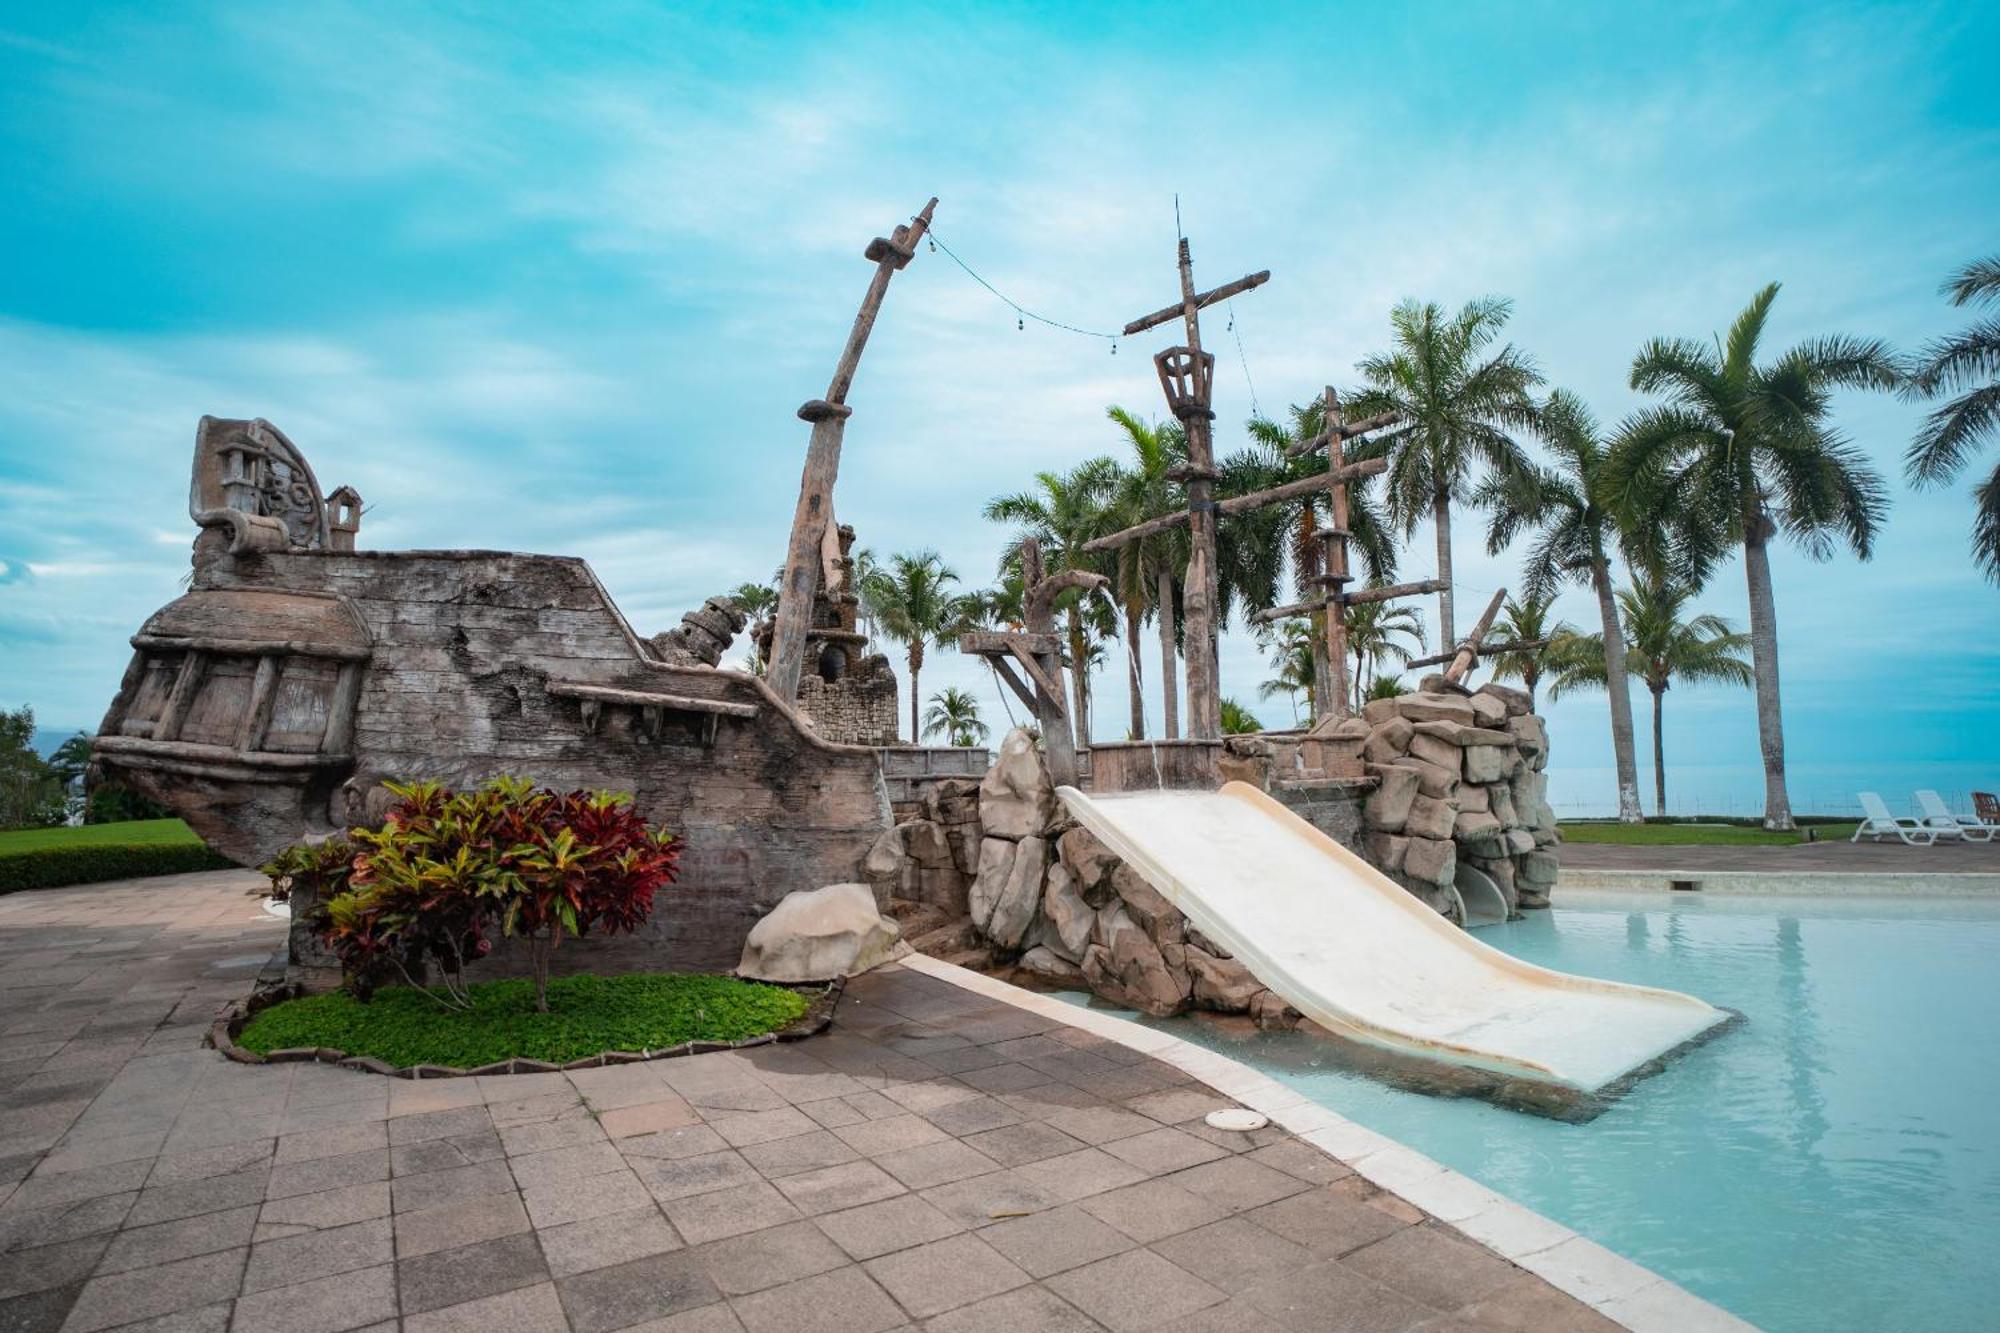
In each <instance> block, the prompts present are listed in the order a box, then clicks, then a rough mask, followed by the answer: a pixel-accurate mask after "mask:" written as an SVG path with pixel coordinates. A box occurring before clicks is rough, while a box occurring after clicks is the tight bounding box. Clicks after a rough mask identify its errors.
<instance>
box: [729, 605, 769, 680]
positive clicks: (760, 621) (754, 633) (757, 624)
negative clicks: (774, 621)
mask: <svg viewBox="0 0 2000 1333" xmlns="http://www.w3.org/2000/svg"><path fill="white" fill-rule="evenodd" d="M729 596H730V599H731V600H732V601H734V602H735V603H736V605H738V606H739V607H741V608H743V614H744V615H746V616H748V617H750V651H749V653H748V654H746V655H745V657H744V659H743V664H744V665H745V666H747V667H749V668H750V672H751V674H752V675H757V676H761V675H763V674H764V654H763V650H762V649H761V648H759V647H758V645H759V644H761V643H763V642H764V629H765V627H766V626H767V625H769V624H770V623H771V617H772V616H773V615H774V614H776V612H777V610H778V585H777V584H775V583H739V584H737V585H736V587H735V588H734V590H732V591H731V592H730V594H729Z"/></svg>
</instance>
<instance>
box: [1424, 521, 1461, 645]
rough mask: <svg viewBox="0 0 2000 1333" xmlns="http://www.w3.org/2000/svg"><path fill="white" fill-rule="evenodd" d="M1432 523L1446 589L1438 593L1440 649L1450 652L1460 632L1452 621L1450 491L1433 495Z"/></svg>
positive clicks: (1440, 572)
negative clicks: (1434, 528)
mask: <svg viewBox="0 0 2000 1333" xmlns="http://www.w3.org/2000/svg"><path fill="white" fill-rule="evenodd" d="M1431 523H1432V525H1433V526H1435V527H1436V528H1437V548H1438V577H1439V578H1441V579H1443V580H1444V591H1443V592H1441V593H1439V594H1438V651H1439V652H1445V653H1448V652H1450V651H1451V650H1452V649H1453V648H1454V647H1456V646H1457V645H1458V634H1457V632H1456V630H1455V628H1454V626H1453V622H1452V601H1451V493H1450V492H1449V491H1439V492H1438V493H1437V494H1435V495H1433V496H1432V497H1431Z"/></svg>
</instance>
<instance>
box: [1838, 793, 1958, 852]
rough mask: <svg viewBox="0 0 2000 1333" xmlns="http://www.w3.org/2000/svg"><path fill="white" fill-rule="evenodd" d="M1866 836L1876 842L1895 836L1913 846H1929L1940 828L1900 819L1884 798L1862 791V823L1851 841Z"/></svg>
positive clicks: (1936, 836) (1857, 840)
mask: <svg viewBox="0 0 2000 1333" xmlns="http://www.w3.org/2000/svg"><path fill="white" fill-rule="evenodd" d="M1864 836H1866V837H1868V838H1871V839H1873V840H1874V841H1876V842H1880V841H1882V839H1884V838H1895V839H1897V840H1898V841H1900V842H1904V843H1907V844H1909V845H1910V846H1912V847H1929V846H1930V845H1931V844H1933V843H1935V842H1936V841H1937V838H1938V830H1936V829H1934V828H1929V827H1927V826H1925V825H1924V824H1921V823H1919V822H1918V821H1916V820H1914V819H1899V818H1897V817H1896V816H1895V815H1892V814H1890V813H1889V807H1888V806H1886V805H1884V804H1882V798H1881V797H1880V796H1879V795H1877V794H1876V793H1874V792H1872V791H1864V792H1862V793H1861V823H1860V824H1859V825H1857V826H1856V827H1855V830H1854V836H1853V837H1851V838H1849V839H1848V841H1849V842H1860V841H1861V839H1862V838H1863V837H1864Z"/></svg>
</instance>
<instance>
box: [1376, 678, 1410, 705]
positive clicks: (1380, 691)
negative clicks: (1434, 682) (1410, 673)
mask: <svg viewBox="0 0 2000 1333" xmlns="http://www.w3.org/2000/svg"><path fill="white" fill-rule="evenodd" d="M1409 692H1410V687H1409V686H1407V685H1405V684H1403V681H1402V678H1401V677H1400V676H1377V677H1375V679H1373V680H1371V681H1369V682H1368V695H1367V697H1368V698H1369V699H1370V700H1374V699H1400V698H1402V697H1403V696H1404V695H1406V694H1408V693H1409Z"/></svg>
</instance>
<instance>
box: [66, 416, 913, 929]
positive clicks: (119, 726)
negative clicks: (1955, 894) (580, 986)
mask: <svg viewBox="0 0 2000 1333" xmlns="http://www.w3.org/2000/svg"><path fill="white" fill-rule="evenodd" d="M246 424H248V423H214V422H209V421H205V422H204V442H205V444H212V441H210V440H209V439H208V437H209V436H210V435H212V434H214V433H215V432H214V431H213V430H212V429H211V427H229V426H238V427H240V426H244V425H246ZM255 424H258V425H261V424H262V423H255ZM278 438H282V437H278ZM300 466H301V467H302V466H303V463H302V460H300ZM200 485H201V475H200V465H199V464H198V466H197V490H198V491H199V489H200ZM314 490H315V493H316V487H315V488H314ZM201 503H202V501H201V500H200V498H199V497H198V498H197V522H198V523H199V524H200V525H201V527H202V529H203V536H202V538H201V539H199V540H198V541H197V543H196V557H195V572H194V576H193V579H192V583H191V587H190V590H189V591H188V592H187V594H186V595H184V596H182V597H181V598H179V599H177V600H176V601H174V602H173V603H171V604H170V605H168V606H166V607H164V608H162V609H161V610H160V611H159V612H157V613H155V614H154V615H153V616H152V617H151V618H150V619H149V620H148V621H147V622H146V624H145V626H144V627H143V628H142V629H141V631H140V632H139V633H138V634H136V635H134V636H133V639H132V645H133V658H132V663H131V666H130V667H129V668H128V669H127V671H126V674H125V679H124V683H123V685H122V687H121V689H120V690H119V693H118V696H117V698H116V699H115V700H114V701H113V702H112V705H111V707H110V710H109V711H108V712H107V714H106V716H105V718H104V722H103V724H102V726H101V727H100V729H99V732H100V734H99V736H98V738H97V740H96V742H95V754H96V762H97V764H98V765H99V766H100V768H101V770H102V771H103V772H104V774H105V775H106V776H108V777H113V778H116V779H117V780H119V781H122V782H125V783H127V784H128V785H130V786H132V787H133V788H135V789H137V790H138V791H140V792H142V793H144V794H146V795H147V796H149V797H151V798H152V799H154V800H156V801H158V802H160V803H161V804H162V805H165V806H166V807H167V808H169V809H170V810H172V811H173V812H174V813H175V814H177V815H179V816H181V817H182V818H183V819H185V820H187V822H188V823H189V824H190V825H191V826H192V827H193V828H194V829H195V831H196V832H197V833H199V834H200V835H201V836H202V837H203V838H204V839H205V840H206V841H207V842H208V843H209V844H210V845H211V846H213V847H215V848H217V849H218V850H219V851H221V852H222V853H224V854H225V855H227V856H229V857H231V858H233V859H235V860H237V861H240V862H242V863H243V864H245V865H256V864H258V863H259V862H261V861H262V860H264V859H266V858H268V857H270V856H271V855H273V854H275V853H276V852H278V851H279V850H281V849H282V848H284V847H286V846H289V845H291V844H293V843H295V842H298V841H300V840H301V839H307V838H318V837H323V836H326V835H329V834H331V833H333V832H335V831H337V830H340V829H343V828H346V827H349V826H351V825H355V824H371V823H375V822H378V821H379V820H380V818H381V816H382V814H383V813H384V811H385V810H386V808H387V806H388V804H389V803H390V801H391V800H392V799H393V798H392V797H391V796H390V794H389V793H388V792H387V791H386V790H385V789H384V788H383V787H382V785H381V784H382V783H383V781H384V780H416V779H431V780H436V781H441V782H444V783H447V784H451V785H456V786H462V785H470V784H475V783H478V782H481V781H483V780H485V779H487V778H491V777H496V776H500V775H509V776H519V777H525V778H528V779H530V780H532V781H534V782H536V783H538V784H541V785H544V786H550V787H554V788H557V789H559V790H568V789H572V788H604V789H610V790H614V791H623V792H629V793H631V794H632V795H633V797H634V798H635V801H636V803H637V805H638V807H639V809H640V810H641V811H642V812H643V813H644V814H645V815H646V817H647V818H648V819H650V820H651V821H653V822H654V823H655V824H656V825H657V826H659V827H661V828H665V829H667V830H669V831H671V832H673V833H675V834H676V835H678V836H679V837H681V838H682V839H683V840H684V842H685V851H684V854H683V856H682V859H681V875H680V882H679V883H678V884H677V885H675V886H674V888H673V889H672V890H671V891H670V892H668V893H667V894H665V895H663V897H662V899H661V901H660V904H659V907H658V908H657V909H656V911H655V912H654V915H653V921H652V923H651V924H650V925H649V926H647V927H646V928H645V929H644V930H643V931H642V932H641V933H640V934H639V935H637V936H635V937H631V938H621V939H618V940H611V941H604V942H591V943H590V945H589V950H590V952H591V953H592V955H593V956H594V959H595V960H596V965H603V955H604V954H605V953H610V954H613V955H625V954H630V955H632V956H633V957H634V958H643V959H644V964H645V965H646V966H672V967H682V966H695V967H729V966H733V965H734V964H735V963H736V961H737V957H738V954H739V952H740V949H741V947H742V942H743V938H744V936H745V935H746V934H747V933H748V931H749V929H750V927H751V925H752V924H754V923H755V922H756V920H757V918H758V917H760V916H761V915H763V913H765V912H766V911H768V910H769V909H770V908H771V907H772V906H774V905H775V904H776V903H777V902H778V900H779V899H781V898H782V897H784V895H785V894H787V893H790V892H792V891H794V890H797V889H814V888H818V887H820V886H822V885H825V884H831V883H838V882H842V881H850V880H857V879H860V878H861V877H862V873H861V872H862V862H863V861H864V859H865V858H866V857H867V854H868V852H869V850H870V848H871V847H872V846H873V845H874V843H875V842H876V840H877V839H878V838H880V837H881V836H882V834H883V832H884V831H885V830H887V829H888V828H889V827H890V825H891V815H890V807H889V801H888V795H887V789H886V787H885V785H884V781H883V776H882V767H881V760H880V758H879V756H878V754H877V753H876V751H875V750H873V749H871V748H867V747H864V746H857V745H838V744H833V743H830V742H829V741H827V740H825V739H823V738H822V737H821V736H819V735H817V734H816V733H815V732H814V731H813V730H812V729H811V727H810V726H809V725H807V724H806V723H805V722H804V721H803V720H802V719H801V718H800V716H799V715H798V714H797V713H796V712H795V711H794V709H793V708H792V707H791V706H790V705H789V704H788V703H787V702H785V701H783V700H780V699H779V698H778V697H777V695H775V694H774V693H773V692H772V691H771V690H770V688H769V687H767V686H766V685H765V683H764V682H763V681H762V680H760V679H759V678H757V677H755V676H751V675H748V674H745V673H742V672H737V671H731V670H726V669H723V668H721V667H717V666H712V665H706V664H704V663H702V662H700V661H697V660H695V659H694V658H693V657H692V656H690V655H689V654H688V653H686V652H684V651H681V650H680V648H679V645H680V644H681V643H683V642H685V640H684V639H682V640H675V639H673V636H671V635H663V636H660V640H643V639H641V638H639V637H638V636H637V635H636V634H635V633H634V632H633V631H632V628H631V627H630V625H628V624H627V623H626V621H625V618H624V617H623V615H621V614H620V613H619V611H618V609H617V607H616V606H615V605H613V603H612V601H611V599H610V597H609V596H608V595H607V594H606V592H605V591H604V588H603V587H602V585H601V584H599V583H598V581H597V578H596V576H595V575H594V574H592V572H591V570H590V568H589V566H588V565H586V564H585V563H584V562H583V561H581V560H577V559H572V558H564V557H555V556H542V555H525V554H518V553H511V552H504V551H356V550H353V549H336V548H335V546H334V545H333V544H331V543H329V544H328V545H325V546H313V545H310V544H297V543H296V542H295V539H286V538H282V537H280V536H276V535H272V534H271V532H270V529H269V527H268V526H265V525H261V524H259V523H256V522H250V523H246V522H244V521H243V517H242V514H243V511H233V512H235V513H236V517H234V518H224V517H219V516H218V515H217V514H216V513H215V512H214V511H212V510H203V509H200V508H199V505H200V504H201ZM260 534H262V535H261V537H260ZM311 540H312V538H311V534H310V533H308V534H307V538H306V541H307V542H310V541H311ZM715 615H716V613H715V612H714V611H712V610H705V611H703V612H696V613H692V614H691V615H690V616H689V617H688V619H689V620H690V621H694V620H696V619H697V618H698V617H702V616H707V617H709V618H711V619H713V618H714V616H715ZM729 628H730V627H729V626H728V625H727V623H726V621H725V623H724V625H723V627H722V630H721V633H722V635H723V636H724V637H723V638H722V641H723V642H726V635H727V633H728V632H729ZM685 632H686V631H685V630H683V631H677V632H676V633H681V634H684V633H685ZM662 641H666V642H662ZM709 642H710V643H711V645H714V644H715V642H716V641H715V640H714V639H711V640H709Z"/></svg>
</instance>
